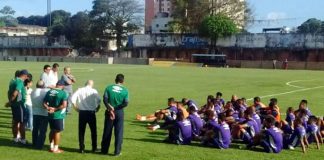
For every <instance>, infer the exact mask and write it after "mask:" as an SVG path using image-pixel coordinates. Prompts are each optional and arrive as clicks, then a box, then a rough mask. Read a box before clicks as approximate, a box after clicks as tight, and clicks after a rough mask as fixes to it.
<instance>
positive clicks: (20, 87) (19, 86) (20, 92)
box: [7, 70, 28, 144]
mask: <svg viewBox="0 0 324 160" xmlns="http://www.w3.org/2000/svg"><path fill="white" fill-rule="evenodd" d="M27 78H28V71H27V70H21V71H20V72H19V75H18V77H17V78H16V79H15V80H14V81H12V82H10V85H9V90H8V100H9V102H8V103H7V106H10V107H11V111H12V119H13V120H12V122H13V125H12V134H13V140H14V142H20V143H22V144H26V143H27V142H26V139H25V125H24V119H25V116H26V115H24V111H25V107H24V103H25V101H26V89H25V87H24V81H25V80H26V79H27ZM19 135H20V137H19Z"/></svg>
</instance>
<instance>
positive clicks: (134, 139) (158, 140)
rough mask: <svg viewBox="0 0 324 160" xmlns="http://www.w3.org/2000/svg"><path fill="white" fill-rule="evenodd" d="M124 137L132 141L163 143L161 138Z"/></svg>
mask: <svg viewBox="0 0 324 160" xmlns="http://www.w3.org/2000/svg"><path fill="white" fill-rule="evenodd" d="M124 139H126V140H132V141H140V142H147V143H164V142H163V140H161V139H154V138H124ZM165 144H166V143H165Z"/></svg>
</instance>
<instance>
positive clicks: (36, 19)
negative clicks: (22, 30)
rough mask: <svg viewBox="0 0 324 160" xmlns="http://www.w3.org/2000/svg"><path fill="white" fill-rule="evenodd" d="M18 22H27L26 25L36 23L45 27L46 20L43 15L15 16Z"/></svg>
mask: <svg viewBox="0 0 324 160" xmlns="http://www.w3.org/2000/svg"><path fill="white" fill-rule="evenodd" d="M17 20H18V23H19V24H27V25H38V26H44V27H47V26H48V25H47V20H46V19H45V17H44V16H34V15H32V16H29V17H24V16H22V17H17Z"/></svg>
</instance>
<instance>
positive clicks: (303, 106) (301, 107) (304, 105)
mask: <svg viewBox="0 0 324 160" xmlns="http://www.w3.org/2000/svg"><path fill="white" fill-rule="evenodd" d="M307 103H308V102H307V100H305V99H303V100H301V101H300V103H299V106H298V110H296V111H295V115H298V114H299V112H301V111H302V110H306V119H307V120H308V117H309V116H311V115H313V114H312V112H311V111H310V109H309V107H308V106H307Z"/></svg>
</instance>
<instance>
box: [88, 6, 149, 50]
mask: <svg viewBox="0 0 324 160" xmlns="http://www.w3.org/2000/svg"><path fill="white" fill-rule="evenodd" d="M141 13H143V7H142V5H141V4H140V3H139V2H138V1H137V0H94V1H93V10H92V11H91V13H90V15H91V17H92V20H93V22H94V24H93V26H92V31H93V32H94V34H96V35H97V36H98V37H101V38H107V39H116V41H117V42H116V45H117V51H120V48H121V47H122V40H123V39H124V38H126V36H127V34H128V33H130V32H133V31H134V30H138V29H139V26H140V23H141V22H142V21H140V20H141V18H140V15H139V14H141Z"/></svg>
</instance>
